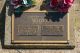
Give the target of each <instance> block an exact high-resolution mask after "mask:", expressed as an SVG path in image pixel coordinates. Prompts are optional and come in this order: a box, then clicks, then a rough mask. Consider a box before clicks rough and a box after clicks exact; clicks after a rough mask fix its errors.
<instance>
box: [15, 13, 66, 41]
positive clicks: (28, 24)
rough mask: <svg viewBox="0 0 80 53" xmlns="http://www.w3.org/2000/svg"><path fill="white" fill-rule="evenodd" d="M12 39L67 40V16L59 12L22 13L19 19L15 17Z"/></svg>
mask: <svg viewBox="0 0 80 53" xmlns="http://www.w3.org/2000/svg"><path fill="white" fill-rule="evenodd" d="M57 38H59V39H57ZM14 39H15V40H23V41H24V40H26V41H27V40H28V41H35V40H36V41H48V40H67V15H66V14H65V13H60V12H51V13H50V12H49V13H47V14H46V12H24V13H23V14H22V15H20V16H19V17H18V16H15V17H14Z"/></svg>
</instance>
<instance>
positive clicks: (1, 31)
mask: <svg viewBox="0 0 80 53" xmlns="http://www.w3.org/2000/svg"><path fill="white" fill-rule="evenodd" d="M5 17H6V3H5V4H4V7H3V9H2V11H1V13H0V40H1V46H2V48H3V47H4V38H5V37H4V36H5Z"/></svg>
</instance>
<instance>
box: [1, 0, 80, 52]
mask: <svg viewBox="0 0 80 53" xmlns="http://www.w3.org/2000/svg"><path fill="white" fill-rule="evenodd" d="M0 4H1V3H0ZM79 15H80V0H75V3H74V5H73V6H72V7H71V9H70V17H73V18H74V19H75V20H74V32H75V40H76V41H75V43H76V45H75V48H74V49H72V50H66V49H65V50H62V49H61V50H56V49H55V50H54V49H45V50H44V49H35V50H34V49H25V50H24V49H2V42H3V40H2V39H3V34H4V32H3V28H4V27H3V26H4V19H3V18H1V17H0V53H80V16H79Z"/></svg>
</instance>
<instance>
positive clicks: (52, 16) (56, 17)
mask: <svg viewBox="0 0 80 53" xmlns="http://www.w3.org/2000/svg"><path fill="white" fill-rule="evenodd" d="M66 14H67V13H66V12H48V13H46V17H45V19H47V20H48V21H49V20H52V21H53V22H56V21H57V22H59V21H60V19H62V18H63V17H64V16H65V15H66Z"/></svg>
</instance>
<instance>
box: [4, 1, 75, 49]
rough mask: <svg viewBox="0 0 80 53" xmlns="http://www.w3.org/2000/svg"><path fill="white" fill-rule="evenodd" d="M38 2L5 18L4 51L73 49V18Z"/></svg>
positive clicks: (66, 13)
mask: <svg viewBox="0 0 80 53" xmlns="http://www.w3.org/2000/svg"><path fill="white" fill-rule="evenodd" d="M36 1H37V0H36ZM40 2H41V3H38V1H37V3H38V4H39V5H37V4H36V5H35V6H32V7H30V8H23V9H25V10H23V9H22V10H20V11H17V10H15V11H14V14H12V16H11V17H10V16H8V15H7V16H6V22H5V43H4V45H5V46H8V47H7V48H9V47H10V46H11V47H13V48H16V47H17V48H74V47H75V46H74V35H73V18H72V17H71V18H70V17H69V13H68V12H59V11H55V10H53V9H51V8H50V7H49V6H48V4H45V5H46V6H45V7H44V5H43V6H42V0H40ZM43 7H44V8H43ZM41 8H43V10H42V9H41ZM20 9H21V8H20ZM70 20H71V21H72V22H71V21H70ZM10 37H11V38H10Z"/></svg>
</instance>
